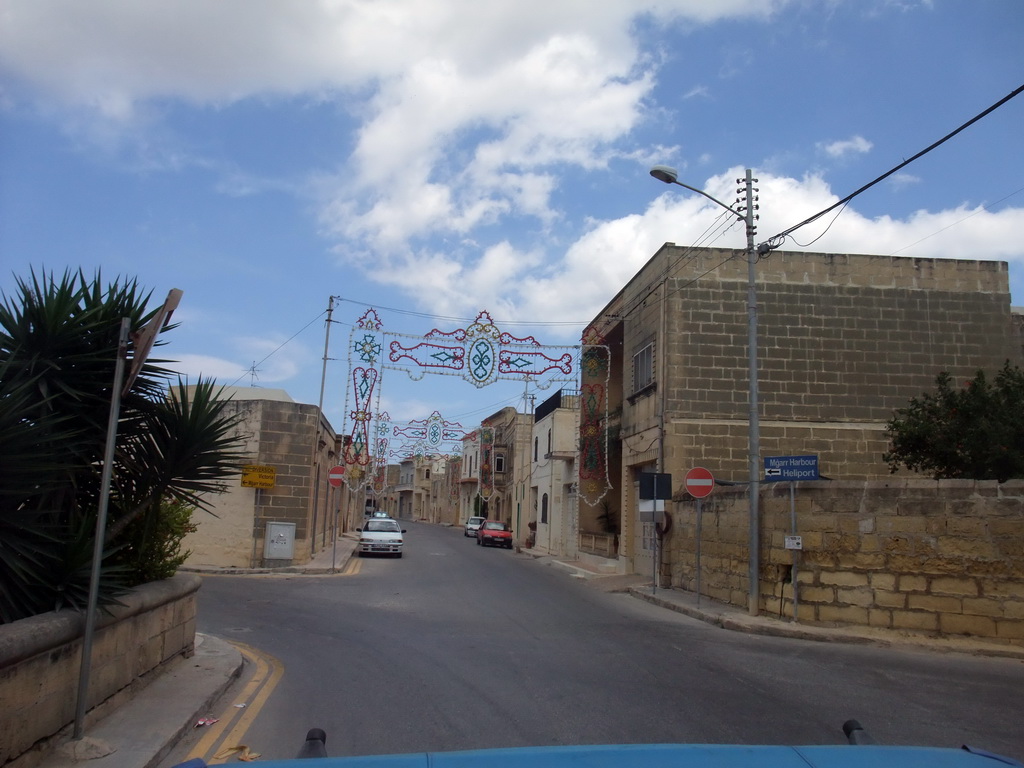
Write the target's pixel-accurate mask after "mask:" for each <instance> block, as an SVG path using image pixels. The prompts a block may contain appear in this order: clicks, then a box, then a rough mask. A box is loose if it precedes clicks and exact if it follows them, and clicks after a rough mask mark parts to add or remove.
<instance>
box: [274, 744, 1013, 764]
mask: <svg viewBox="0 0 1024 768" xmlns="http://www.w3.org/2000/svg"><path fill="white" fill-rule="evenodd" d="M259 765H260V766H262V767H263V768H300V767H301V766H307V768H867V767H868V766H870V767H871V768H886V767H887V766H893V768H1002V767H1003V766H1007V765H1009V766H1017V767H1018V768H1024V766H1022V765H1021V763H1018V762H1017V761H1015V760H1011V759H1009V758H1005V757H1000V756H998V755H993V754H990V753H986V752H983V751H980V750H977V751H968V750H966V749H942V748H933V747H888V746H885V747H883V746H845V745H844V746H807V747H776V746H742V745H719V744H627V745H609V746H585V747H523V748H512V749H480V750H471V751H464V752H415V753H411V754H403V755H372V756H365V757H327V758H320V759H317V760H316V761H315V762H313V763H308V762H306V761H305V760H301V761H300V760H271V761H266V762H264V761H262V760H261V761H259Z"/></svg>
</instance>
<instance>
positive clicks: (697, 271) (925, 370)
mask: <svg viewBox="0 0 1024 768" xmlns="http://www.w3.org/2000/svg"><path fill="white" fill-rule="evenodd" d="M756 286H757V298H758V301H757V310H758V347H759V375H758V380H759V381H758V389H759V400H760V408H759V420H760V456H759V457H758V459H759V461H760V462H761V463H762V466H763V459H764V457H768V456H787V455H809V454H813V455H816V456H818V457H819V469H820V473H821V475H822V476H825V477H828V478H833V479H837V480H856V479H864V478H875V477H883V476H888V474H889V469H888V467H887V465H886V464H885V463H884V462H883V460H882V454H883V452H884V451H885V450H886V448H887V442H886V439H885V425H886V422H887V421H888V420H889V419H890V418H891V417H892V415H893V412H894V411H895V410H896V409H897V408H900V407H903V406H905V405H906V404H907V403H908V401H909V400H910V399H911V398H913V397H915V396H919V395H920V394H921V393H922V392H924V391H930V390H931V389H932V388H933V387H934V382H935V377H936V375H937V374H938V373H939V372H940V371H949V372H950V373H951V374H952V375H953V376H954V377H956V378H959V379H967V378H970V377H973V376H974V374H975V373H976V372H977V371H978V370H979V369H984V370H986V371H987V372H991V373H994V372H995V371H996V370H997V369H998V368H999V367H1001V366H1002V365H1003V363H1004V362H1005V361H1006V360H1010V361H1011V362H1012V363H1016V364H1020V363H1021V361H1022V351H1021V350H1022V339H1021V324H1020V321H1019V318H1016V317H1014V315H1013V313H1012V312H1011V308H1010V293H1009V280H1008V271H1007V265H1006V263H1005V262H982V261H970V260H966V259H964V260H959V259H958V260H954V259H917V258H899V257H889V256H870V255H853V254H828V253H797V252H786V251H775V252H772V253H771V254H769V255H768V256H767V257H765V258H763V259H762V260H761V261H760V262H759V263H758V264H757V266H756ZM747 288H748V276H747V263H746V260H745V254H744V253H743V252H742V251H734V250H722V249H708V248H684V247H680V246H676V245H673V244H671V243H667V244H665V245H664V246H663V247H662V248H661V249H660V250H659V251H658V252H657V253H656V254H655V255H654V256H653V257H652V258H651V259H650V261H648V263H647V264H646V265H645V266H644V267H643V268H642V269H641V270H640V271H639V272H638V273H637V275H636V276H635V277H634V278H633V279H632V280H631V281H630V282H629V283H628V284H627V285H626V286H625V287H624V288H623V289H622V290H621V291H620V292H619V294H618V295H617V296H615V298H614V299H612V301H611V302H609V304H608V305H607V306H606V307H605V308H604V309H603V310H602V311H601V312H600V313H599V314H598V315H597V317H595V318H594V320H593V322H592V324H591V326H590V328H589V329H588V332H587V333H588V334H589V336H590V339H591V342H592V343H593V344H595V345H596V346H595V347H594V348H593V349H595V350H598V351H599V353H600V354H599V355H598V356H597V357H595V358H594V359H595V360H597V362H598V364H595V365H590V366H587V365H584V367H583V379H582V388H583V398H584V401H586V400H587V399H588V397H589V398H590V399H592V400H594V401H595V402H596V400H597V399H598V396H600V399H601V400H602V402H603V405H602V407H601V409H600V412H599V413H598V412H597V411H591V412H589V415H588V411H587V407H586V405H584V408H583V416H582V418H581V433H580V444H581V451H583V452H584V455H582V456H581V460H580V461H581V465H580V475H581V498H580V526H581V528H584V527H587V525H588V521H590V520H592V519H594V518H596V516H597V515H599V514H600V506H599V505H600V501H598V499H611V500H612V502H613V505H614V506H616V507H617V508H618V509H620V510H621V521H620V524H621V537H620V547H619V557H620V559H621V560H624V561H625V566H626V570H632V571H634V572H637V573H650V572H651V567H652V565H653V562H652V559H651V558H652V547H653V542H654V538H655V531H654V526H653V524H651V523H640V522H639V516H638V514H637V482H638V476H639V474H640V473H642V472H663V473H670V474H671V475H672V477H673V489H674V492H675V493H677V494H678V493H682V480H683V477H684V475H685V473H686V472H687V471H688V470H689V469H691V468H693V467H697V466H701V467H705V468H707V469H709V470H711V471H712V472H713V474H714V476H715V478H716V479H720V480H722V481H726V482H738V483H742V482H745V481H746V480H747V479H748V460H747V459H748V450H749V449H748V446H749V440H748V425H749V381H748V356H747V355H748V343H747V339H748V311H747ZM586 354H589V353H585V355H586ZM595 435H597V436H598V438H600V439H597V438H595ZM588 441H589V442H588ZM612 445H617V446H618V448H619V449H621V454H620V455H617V454H616V452H615V450H613V449H612V448H610V447H609V446H612ZM588 446H589V448H588ZM595 472H600V473H601V474H603V475H606V476H607V480H608V482H609V484H610V487H609V488H608V489H607V491H606V493H605V494H604V495H603V496H602V495H600V494H598V493H597V492H596V489H597V488H598V486H599V485H603V481H602V483H598V482H597V480H595V478H594V477H593V475H594V473H595ZM588 473H590V474H589V475H588ZM588 477H589V481H588V480H587V479H586V478H588ZM584 485H586V491H585V492H584V490H583V488H582V486H584Z"/></svg>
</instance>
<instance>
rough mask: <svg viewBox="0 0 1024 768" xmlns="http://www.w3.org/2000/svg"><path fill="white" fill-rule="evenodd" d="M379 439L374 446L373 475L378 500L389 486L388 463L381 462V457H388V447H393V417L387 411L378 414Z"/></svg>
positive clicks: (376, 431) (377, 434) (376, 429)
mask: <svg viewBox="0 0 1024 768" xmlns="http://www.w3.org/2000/svg"><path fill="white" fill-rule="evenodd" d="M374 431H375V433H376V436H377V439H376V443H375V445H374V453H373V455H374V459H375V461H374V464H375V466H376V469H375V471H374V473H373V492H374V493H376V494H377V497H378V498H381V497H383V496H384V493H385V491H386V490H387V484H388V478H387V473H388V463H387V462H386V461H381V460H380V457H381V456H387V455H388V447H389V446H390V445H391V417H390V416H389V415H388V412H387V411H384V413H378V414H377V423H376V426H375V427H374Z"/></svg>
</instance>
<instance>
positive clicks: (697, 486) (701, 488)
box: [686, 467, 715, 499]
mask: <svg viewBox="0 0 1024 768" xmlns="http://www.w3.org/2000/svg"><path fill="white" fill-rule="evenodd" d="M713 490H715V478H714V476H713V475H712V474H711V472H709V471H708V470H706V469H704V467H694V468H693V469H691V470H690V471H689V472H687V473H686V492H687V493H689V494H690V495H691V496H693V498H695V499H703V498H704V497H705V496H709V495H711V492H712V491H713Z"/></svg>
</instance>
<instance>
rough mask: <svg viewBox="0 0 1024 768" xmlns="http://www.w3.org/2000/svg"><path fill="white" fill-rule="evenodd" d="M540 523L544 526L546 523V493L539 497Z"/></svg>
mask: <svg viewBox="0 0 1024 768" xmlns="http://www.w3.org/2000/svg"><path fill="white" fill-rule="evenodd" d="M540 521H541V522H542V523H544V524H547V522H548V495H547V494H546V493H545V494H544V495H543V496H541V497H540Z"/></svg>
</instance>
